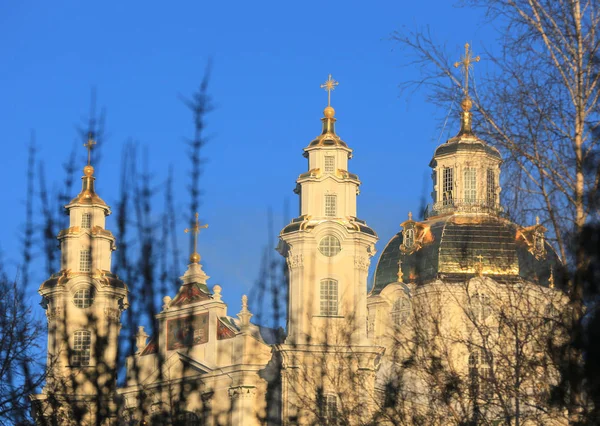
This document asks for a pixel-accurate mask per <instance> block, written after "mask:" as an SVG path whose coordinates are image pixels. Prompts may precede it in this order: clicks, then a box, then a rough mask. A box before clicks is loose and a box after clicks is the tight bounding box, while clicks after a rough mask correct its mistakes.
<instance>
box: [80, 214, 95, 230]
mask: <svg viewBox="0 0 600 426" xmlns="http://www.w3.org/2000/svg"><path fill="white" fill-rule="evenodd" d="M81 227H82V228H83V229H89V228H91V227H92V214H91V213H83V214H82V215H81Z"/></svg>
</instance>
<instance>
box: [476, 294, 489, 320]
mask: <svg viewBox="0 0 600 426" xmlns="http://www.w3.org/2000/svg"><path fill="white" fill-rule="evenodd" d="M471 313H472V314H473V319H474V320H475V321H476V322H478V323H481V322H483V321H485V320H486V319H487V318H488V317H489V316H490V315H491V314H492V305H491V303H490V297H489V296H488V295H487V294H481V293H477V294H475V295H473V296H471Z"/></svg>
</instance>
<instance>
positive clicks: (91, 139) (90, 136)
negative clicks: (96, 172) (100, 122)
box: [83, 132, 96, 166]
mask: <svg viewBox="0 0 600 426" xmlns="http://www.w3.org/2000/svg"><path fill="white" fill-rule="evenodd" d="M94 145H96V141H95V140H94V132H89V133H88V140H87V142H86V143H84V144H83V146H84V147H86V148H87V152H88V166H90V165H91V161H92V147H93V146H94Z"/></svg>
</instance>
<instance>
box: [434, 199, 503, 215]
mask: <svg viewBox="0 0 600 426" xmlns="http://www.w3.org/2000/svg"><path fill="white" fill-rule="evenodd" d="M452 212H460V213H493V214H497V215H501V216H503V215H504V214H505V212H504V208H502V206H501V205H500V204H498V203H493V202H489V201H488V200H481V199H460V198H454V199H451V200H445V201H440V202H437V203H434V204H429V205H427V209H425V219H427V218H429V217H432V216H438V215H442V214H446V213H452Z"/></svg>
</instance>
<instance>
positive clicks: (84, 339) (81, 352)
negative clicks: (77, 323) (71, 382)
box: [71, 330, 92, 367]
mask: <svg viewBox="0 0 600 426" xmlns="http://www.w3.org/2000/svg"><path fill="white" fill-rule="evenodd" d="M91 347H92V333H90V332H89V331H87V330H79V331H76V332H75V336H74V338H73V353H72V355H71V365H72V366H73V367H82V366H86V365H90V351H91Z"/></svg>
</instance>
